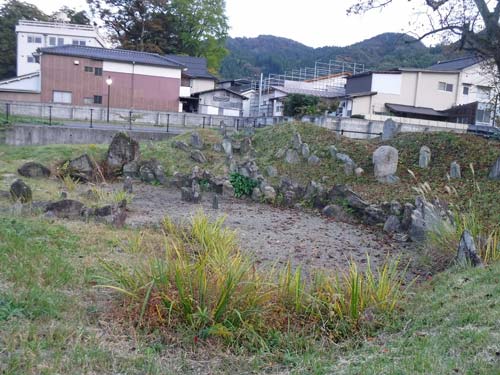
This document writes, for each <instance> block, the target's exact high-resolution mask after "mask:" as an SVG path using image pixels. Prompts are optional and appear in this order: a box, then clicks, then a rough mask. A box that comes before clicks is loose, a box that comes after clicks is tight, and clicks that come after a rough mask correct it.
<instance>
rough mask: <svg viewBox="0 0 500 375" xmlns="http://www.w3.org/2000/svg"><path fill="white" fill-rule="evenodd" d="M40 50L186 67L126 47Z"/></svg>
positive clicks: (161, 57) (164, 58) (50, 52)
mask: <svg viewBox="0 0 500 375" xmlns="http://www.w3.org/2000/svg"><path fill="white" fill-rule="evenodd" d="M40 51H41V52H42V53H45V54H51V55H62V56H74V57H82V58H88V59H94V60H108V61H119V62H135V63H136V64H145V65H156V66H166V67H173V68H179V69H182V68H184V65H183V64H181V63H179V62H177V61H174V60H172V59H169V58H168V57H164V56H161V55H159V54H157V53H149V52H139V51H130V50H125V49H110V48H100V47H88V46H75V45H71V44H67V45H64V46H56V47H47V48H41V49H40Z"/></svg>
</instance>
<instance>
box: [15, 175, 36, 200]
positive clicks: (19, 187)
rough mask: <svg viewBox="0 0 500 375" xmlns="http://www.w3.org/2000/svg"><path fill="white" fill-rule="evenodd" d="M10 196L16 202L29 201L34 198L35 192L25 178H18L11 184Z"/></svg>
mask: <svg viewBox="0 0 500 375" xmlns="http://www.w3.org/2000/svg"><path fill="white" fill-rule="evenodd" d="M10 196H11V198H12V200H13V201H15V202H20V203H29V202H31V200H32V197H33V193H32V191H31V188H30V187H29V186H28V185H26V183H25V182H24V181H23V180H21V179H18V180H16V181H14V182H13V183H12V185H10Z"/></svg>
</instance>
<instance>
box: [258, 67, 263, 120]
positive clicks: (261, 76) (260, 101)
mask: <svg viewBox="0 0 500 375" xmlns="http://www.w3.org/2000/svg"><path fill="white" fill-rule="evenodd" d="M263 80H264V73H260V83H259V109H258V114H257V116H260V105H261V103H262V81H263Z"/></svg>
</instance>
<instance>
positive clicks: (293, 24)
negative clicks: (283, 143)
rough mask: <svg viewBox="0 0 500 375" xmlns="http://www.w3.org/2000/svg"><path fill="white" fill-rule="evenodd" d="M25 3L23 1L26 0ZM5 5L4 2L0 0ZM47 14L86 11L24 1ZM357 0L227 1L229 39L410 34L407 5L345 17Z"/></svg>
mask: <svg viewBox="0 0 500 375" xmlns="http://www.w3.org/2000/svg"><path fill="white" fill-rule="evenodd" d="M25 1H26V0H25ZM0 2H3V1H0ZM27 2H29V3H32V4H35V5H36V6H37V7H39V8H40V9H42V10H43V11H44V12H46V13H52V12H53V11H55V10H57V9H59V8H61V7H62V6H63V5H69V6H71V7H73V8H76V9H77V10H81V9H87V4H86V2H85V0H72V1H71V2H70V3H69V4H68V1H67V0H38V1H37V0H27ZM354 2H355V0H226V4H227V12H226V14H227V16H228V19H229V24H230V27H231V29H230V31H229V35H230V36H231V37H256V36H258V35H263V34H264V35H275V36H280V37H285V38H289V39H293V40H296V41H297V42H300V43H303V44H305V45H307V46H311V47H323V46H347V45H350V44H353V43H356V42H360V41H362V40H364V39H368V38H370V37H373V36H375V35H378V34H381V33H384V32H408V31H411V29H412V27H411V25H410V21H411V20H412V19H413V18H414V16H415V10H413V9H412V6H411V3H409V2H408V1H395V2H394V4H392V5H391V6H390V7H388V8H387V9H385V10H384V11H383V12H382V11H380V10H373V11H370V12H369V13H367V14H365V15H362V16H346V9H347V8H348V7H349V5H351V4H352V3H354Z"/></svg>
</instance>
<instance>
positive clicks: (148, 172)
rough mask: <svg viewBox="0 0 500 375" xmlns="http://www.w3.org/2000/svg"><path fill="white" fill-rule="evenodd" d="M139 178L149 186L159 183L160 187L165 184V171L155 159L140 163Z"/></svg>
mask: <svg viewBox="0 0 500 375" xmlns="http://www.w3.org/2000/svg"><path fill="white" fill-rule="evenodd" d="M124 168H125V167H124ZM139 178H140V179H141V180H142V181H143V182H146V183H149V184H152V183H160V184H161V185H166V184H167V177H166V176H165V169H164V168H163V166H162V165H161V164H160V163H159V162H158V161H157V160H156V159H151V160H145V161H142V162H141V163H140V167H139Z"/></svg>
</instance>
